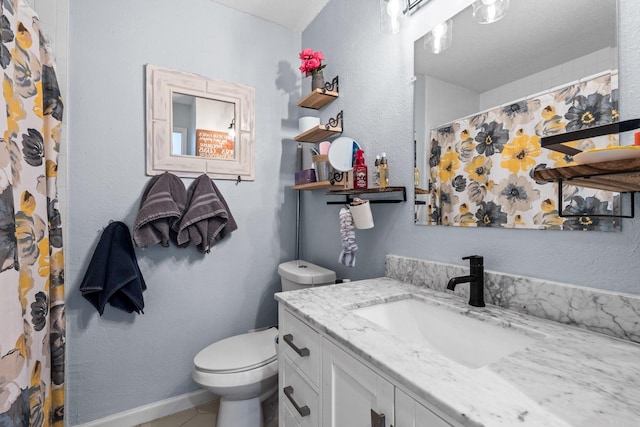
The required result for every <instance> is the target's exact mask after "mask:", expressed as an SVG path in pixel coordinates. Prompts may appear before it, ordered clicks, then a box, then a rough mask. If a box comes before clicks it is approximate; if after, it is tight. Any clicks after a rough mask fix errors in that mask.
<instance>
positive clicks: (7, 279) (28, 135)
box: [0, 0, 65, 427]
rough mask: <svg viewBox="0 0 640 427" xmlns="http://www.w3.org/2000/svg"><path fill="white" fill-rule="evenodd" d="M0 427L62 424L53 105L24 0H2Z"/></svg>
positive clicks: (50, 81) (53, 91) (47, 57)
mask: <svg viewBox="0 0 640 427" xmlns="http://www.w3.org/2000/svg"><path fill="white" fill-rule="evenodd" d="M0 7H1V9H2V17H1V20H0V26H1V28H0V30H1V33H0V34H1V38H2V44H1V49H0V65H1V66H2V76H1V78H2V93H3V96H4V105H5V108H6V109H5V114H4V115H3V117H2V119H0V137H1V138H2V143H1V144H0V426H3V427H4V426H11V427H13V426H60V427H61V426H62V425H63V416H64V351H65V344H64V343H65V309H64V274H63V271H64V270H63V267H64V260H63V252H62V228H61V221H60V214H59V212H58V209H57V205H58V201H57V191H56V176H57V154H58V152H59V146H60V145H59V144H60V131H61V121H62V109H63V107H62V102H61V100H60V91H59V89H58V84H57V81H56V77H55V68H54V58H53V55H52V54H51V52H50V51H49V49H48V46H47V44H46V38H45V37H44V35H43V34H42V33H41V32H40V25H39V21H38V17H37V15H36V14H35V12H34V11H33V10H32V9H31V8H30V7H29V6H28V5H27V4H26V3H25V1H24V0H2V2H1V3H0Z"/></svg>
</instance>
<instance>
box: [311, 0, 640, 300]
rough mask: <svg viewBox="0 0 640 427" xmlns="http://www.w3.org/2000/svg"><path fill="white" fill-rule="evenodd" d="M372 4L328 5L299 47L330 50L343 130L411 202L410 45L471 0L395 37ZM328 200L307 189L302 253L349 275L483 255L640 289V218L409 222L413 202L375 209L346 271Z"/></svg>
mask: <svg viewBox="0 0 640 427" xmlns="http://www.w3.org/2000/svg"><path fill="white" fill-rule="evenodd" d="M373 3H375V6H377V2H372V1H371V0H350V1H345V0H333V1H331V2H330V3H329V4H328V6H327V7H326V8H325V9H324V10H323V12H322V13H321V15H320V16H319V17H318V18H317V19H316V20H315V21H314V22H313V23H312V24H311V25H310V26H309V27H308V28H307V29H306V31H304V32H303V34H302V45H303V47H311V48H313V49H316V50H321V51H323V52H324V53H325V56H326V57H327V61H326V62H327V64H328V65H327V68H326V70H325V75H335V74H338V75H339V76H340V98H339V99H338V100H337V101H336V102H335V103H338V104H339V105H337V106H336V107H332V108H337V109H340V108H342V109H344V117H345V119H344V120H345V123H344V134H346V135H349V136H351V137H353V138H355V139H356V140H357V141H358V142H359V143H360V144H361V145H363V146H364V150H365V152H366V155H365V156H366V158H367V159H372V158H373V156H374V155H375V153H379V152H381V151H386V152H387V155H388V157H389V165H390V171H391V185H404V186H406V187H407V189H408V190H409V199H410V200H411V199H412V198H413V194H412V190H411V189H412V187H413V185H412V182H413V170H412V164H413V152H412V146H413V144H412V141H413V132H412V120H413V119H412V106H413V85H412V83H411V77H412V74H413V41H414V40H415V39H416V38H418V37H419V36H421V35H422V34H424V33H425V32H426V31H427V30H429V29H430V28H432V27H433V25H435V24H436V23H437V22H439V21H442V20H444V18H445V17H447V16H451V15H452V14H453V13H455V12H457V10H459V9H460V8H462V7H463V6H464V5H465V3H466V4H469V3H470V1H462V0H457V1H450V2H444V1H437V0H436V1H432V2H430V3H428V4H427V5H426V6H424V7H422V8H421V9H420V10H418V11H417V13H416V14H415V15H414V16H413V17H412V19H411V27H410V28H408V29H407V31H405V32H403V33H401V34H400V35H399V36H390V35H386V34H383V33H381V32H380V31H379V17H378V7H374V5H373ZM454 3H456V4H454ZM619 3H620V12H619V16H620V52H621V55H620V93H621V102H620V104H621V107H620V109H621V112H622V118H623V119H630V118H636V117H640V96H639V95H640V94H639V92H640V73H639V72H638V69H639V68H640V50H638V49H637V41H638V40H640V34H639V33H640V10H639V9H638V8H637V7H635V2H634V1H632V0H620V2H619ZM445 8H448V9H449V10H447V11H445V10H444V9H445ZM454 32H455V29H454ZM454 37H455V35H454ZM303 87H304V86H303ZM327 113H329V114H330V113H331V111H329V112H326V113H325V112H323V114H327ZM627 143H628V142H627ZM326 200H327V198H326V197H325V196H324V195H323V194H322V192H315V193H313V194H310V193H309V194H306V193H305V194H304V207H303V211H304V214H303V219H304V224H303V226H304V227H303V228H304V234H303V254H304V256H305V257H306V258H308V259H310V260H312V261H314V262H316V263H320V264H322V265H324V266H325V267H328V268H333V269H336V270H338V271H339V273H340V275H342V276H345V277H350V278H352V279H359V278H365V277H371V276H380V275H382V274H383V271H384V270H383V268H384V256H385V255H386V254H387V253H394V254H399V255H405V256H411V257H416V258H425V259H430V260H434V261H441V262H448V263H455V264H460V265H464V263H463V261H462V260H461V259H460V258H461V257H462V256H464V255H470V254H480V255H484V256H485V268H486V269H489V270H495V271H501V272H506V273H513V274H520V275H525V276H531V277H538V278H543V279H549V280H557V281H561V282H567V283H573V284H576V285H581V286H588V287H594V288H601V289H610V290H614V291H621V292H629V293H635V294H640V283H639V279H638V277H640V262H639V260H640V220H638V219H637V218H636V219H632V220H624V221H623V231H622V232H621V233H601V232H588V233H585V232H560V231H549V230H547V231H543V230H499V229H483V228H477V229H468V228H454V227H424V226H415V225H413V204H412V203H411V202H407V203H404V204H400V205H374V206H373V207H372V209H373V217H374V222H375V228H373V229H370V230H361V231H357V232H356V239H357V243H358V253H357V262H356V267H355V268H353V269H347V268H345V267H343V266H341V265H340V264H338V262H337V256H338V253H339V251H340V240H339V229H338V210H339V208H340V206H334V205H326V204H325V202H326ZM636 201H637V200H636Z"/></svg>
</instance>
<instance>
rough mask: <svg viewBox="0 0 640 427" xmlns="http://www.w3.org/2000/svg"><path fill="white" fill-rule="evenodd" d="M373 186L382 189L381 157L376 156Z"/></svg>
mask: <svg viewBox="0 0 640 427" xmlns="http://www.w3.org/2000/svg"><path fill="white" fill-rule="evenodd" d="M373 186H374V187H380V155H379V154H376V161H375V162H374V164H373Z"/></svg>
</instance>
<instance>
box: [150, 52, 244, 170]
mask: <svg viewBox="0 0 640 427" xmlns="http://www.w3.org/2000/svg"><path fill="white" fill-rule="evenodd" d="M145 68H146V127H147V129H146V133H147V170H146V173H147V175H151V176H153V175H159V174H161V173H164V172H171V173H174V174H175V175H177V176H179V177H182V178H196V177H198V176H200V175H202V174H203V173H206V174H207V175H209V176H210V177H211V178H215V179H230V180H234V181H236V180H238V179H242V180H247V181H253V180H254V139H255V130H254V123H255V113H254V111H255V89H254V88H253V87H251V86H247V85H242V84H239V83H232V82H227V81H222V80H214V79H210V78H208V77H204V76H201V75H198V74H192V73H186V72H183V71H177V70H171V69H169V68H163V67H159V66H156V65H152V64H146V66H145ZM174 92H176V93H181V94H187V95H192V96H197V97H200V98H207V99H211V100H214V101H224V102H231V103H233V104H234V106H235V108H234V111H235V114H234V117H235V131H236V135H235V149H236V156H235V159H233V160H227V159H211V158H207V157H198V156H186V155H172V154H171V130H172V127H173V119H172V118H173V102H172V100H173V93H174Z"/></svg>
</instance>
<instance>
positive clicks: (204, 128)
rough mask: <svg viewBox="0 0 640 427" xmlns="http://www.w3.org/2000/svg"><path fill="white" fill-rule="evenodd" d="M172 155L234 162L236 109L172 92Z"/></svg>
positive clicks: (216, 101)
mask: <svg viewBox="0 0 640 427" xmlns="http://www.w3.org/2000/svg"><path fill="white" fill-rule="evenodd" d="M171 101H172V134H171V155H173V156H197V157H207V158H211V159H222V160H231V159H235V157H236V153H235V105H234V104H233V103H232V102H225V101H220V100H217V99H210V98H203V97H200V96H192V95H188V94H184V93H179V92H173V94H172V97H171Z"/></svg>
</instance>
